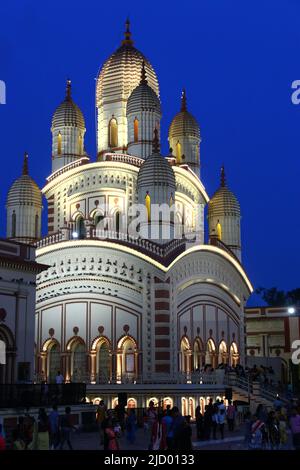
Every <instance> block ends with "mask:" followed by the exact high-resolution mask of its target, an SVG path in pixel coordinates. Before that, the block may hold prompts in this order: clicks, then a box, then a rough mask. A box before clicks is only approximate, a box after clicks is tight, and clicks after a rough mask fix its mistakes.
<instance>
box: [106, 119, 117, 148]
mask: <svg viewBox="0 0 300 470" xmlns="http://www.w3.org/2000/svg"><path fill="white" fill-rule="evenodd" d="M108 143H109V147H111V148H115V147H118V122H117V120H116V118H115V117H112V118H111V120H110V121H109V126H108Z"/></svg>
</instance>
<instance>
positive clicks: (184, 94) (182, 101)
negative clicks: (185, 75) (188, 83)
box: [180, 88, 187, 111]
mask: <svg viewBox="0 0 300 470" xmlns="http://www.w3.org/2000/svg"><path fill="white" fill-rule="evenodd" d="M186 110H187V107H186V91H185V88H183V90H182V95H181V110H180V111H186Z"/></svg>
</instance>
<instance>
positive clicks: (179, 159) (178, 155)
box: [175, 140, 182, 164]
mask: <svg viewBox="0 0 300 470" xmlns="http://www.w3.org/2000/svg"><path fill="white" fill-rule="evenodd" d="M175 153H176V163H178V164H180V163H181V162H182V150H181V143H180V142H179V140H178V141H177V144H176V149H175Z"/></svg>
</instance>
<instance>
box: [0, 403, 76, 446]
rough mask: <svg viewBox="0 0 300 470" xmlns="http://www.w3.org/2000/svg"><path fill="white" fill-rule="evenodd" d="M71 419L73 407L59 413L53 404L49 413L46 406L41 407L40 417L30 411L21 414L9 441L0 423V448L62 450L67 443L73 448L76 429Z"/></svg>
mask: <svg viewBox="0 0 300 470" xmlns="http://www.w3.org/2000/svg"><path fill="white" fill-rule="evenodd" d="M76 429H77V428H76V426H74V425H73V423H72V419H71V408H70V407H69V406H67V407H66V408H65V413H64V414H63V415H61V416H60V415H59V413H58V411H57V406H56V405H53V407H52V411H51V412H50V413H49V415H48V414H47V413H46V410H45V408H40V410H39V413H38V418H37V419H35V418H34V417H33V416H31V415H30V414H29V412H28V413H26V414H25V416H19V418H18V423H17V426H16V427H15V428H14V429H12V431H11V436H10V439H9V442H6V439H5V435H4V430H3V427H2V424H0V450H5V449H6V448H9V449H11V450H50V449H59V450H62V449H64V447H65V444H67V445H68V448H69V449H70V450H72V444H71V433H72V431H73V430H76Z"/></svg>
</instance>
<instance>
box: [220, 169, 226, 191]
mask: <svg viewBox="0 0 300 470" xmlns="http://www.w3.org/2000/svg"><path fill="white" fill-rule="evenodd" d="M225 186H226V176H225V168H224V165H222V167H221V187H222V188H225Z"/></svg>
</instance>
